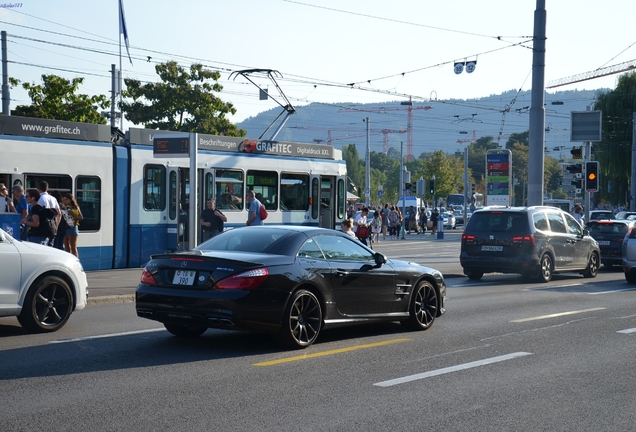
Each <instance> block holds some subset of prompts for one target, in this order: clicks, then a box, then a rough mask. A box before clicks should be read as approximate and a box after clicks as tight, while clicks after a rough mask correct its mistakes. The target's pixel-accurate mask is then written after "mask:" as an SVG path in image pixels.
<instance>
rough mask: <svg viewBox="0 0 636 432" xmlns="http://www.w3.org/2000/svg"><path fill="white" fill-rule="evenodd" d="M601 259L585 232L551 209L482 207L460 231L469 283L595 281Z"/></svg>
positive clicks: (579, 226)
mask: <svg viewBox="0 0 636 432" xmlns="http://www.w3.org/2000/svg"><path fill="white" fill-rule="evenodd" d="M600 256H601V251H600V249H599V247H598V244H597V243H596V240H594V239H593V238H592V237H591V236H590V235H589V233H588V231H587V230H585V229H583V228H582V227H581V225H579V223H578V222H577V221H576V220H575V219H574V218H573V217H572V216H571V215H569V214H568V213H566V212H564V211H563V210H560V209H558V208H556V207H544V206H541V207H485V208H484V209H482V210H479V211H476V212H474V213H473V215H472V217H471V218H470V220H469V221H468V224H467V225H466V227H465V228H464V233H463V235H462V244H461V252H460V264H461V265H462V267H463V269H464V273H465V274H466V276H468V277H469V278H470V279H481V277H482V276H483V275H484V273H491V272H500V273H520V274H523V275H526V276H528V277H530V278H532V279H536V280H538V281H541V282H548V281H550V279H552V275H553V274H554V273H557V272H564V271H577V272H580V273H582V274H583V275H584V276H585V277H591V278H593V277H596V275H597V273H598V268H599V263H600Z"/></svg>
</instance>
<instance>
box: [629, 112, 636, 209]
mask: <svg viewBox="0 0 636 432" xmlns="http://www.w3.org/2000/svg"><path fill="white" fill-rule="evenodd" d="M632 116H633V117H632V175H631V181H630V185H629V195H630V196H629V211H636V112H635V113H633V114H632Z"/></svg>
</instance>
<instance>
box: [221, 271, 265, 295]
mask: <svg viewBox="0 0 636 432" xmlns="http://www.w3.org/2000/svg"><path fill="white" fill-rule="evenodd" d="M268 275H269V271H268V270H267V269H266V268H259V269H254V270H248V271H246V272H243V273H239V274H237V275H233V276H230V277H228V278H225V279H222V280H220V281H218V282H217V283H216V284H215V285H214V288H215V289H240V290H250V289H254V288H257V287H258V286H259V285H260V284H262V283H263V281H264V280H265V279H267V276H268Z"/></svg>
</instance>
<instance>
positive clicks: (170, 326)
mask: <svg viewBox="0 0 636 432" xmlns="http://www.w3.org/2000/svg"><path fill="white" fill-rule="evenodd" d="M163 325H164V326H165V327H166V330H168V331H169V332H170V333H172V334H173V335H175V336H179V337H197V336H201V335H202V334H203V333H205V331H206V330H207V329H208V328H207V327H201V326H193V325H186V324H174V323H163Z"/></svg>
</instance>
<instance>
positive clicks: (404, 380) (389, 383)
mask: <svg viewBox="0 0 636 432" xmlns="http://www.w3.org/2000/svg"><path fill="white" fill-rule="evenodd" d="M527 355H532V353H528V352H516V353H512V354H506V355H502V356H498V357H492V358H489V359H484V360H478V361H474V362H470V363H464V364H461V365H457V366H451V367H447V368H443V369H437V370H432V371H429V372H423V373H420V374H415V375H409V376H405V377H402V378H396V379H392V380H388V381H382V382H379V383H375V384H373V385H374V386H378V387H391V386H394V385H398V384H404V383H407V382H411V381H416V380H421V379H424V378H430V377H434V376H438V375H443V374H447V373H451V372H457V371H460V370H466V369H471V368H476V367H478V366H485V365H489V364H492V363H498V362H502V361H506V360H512V359H514V358H517V357H523V356H527Z"/></svg>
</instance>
